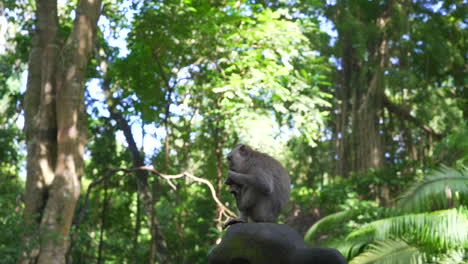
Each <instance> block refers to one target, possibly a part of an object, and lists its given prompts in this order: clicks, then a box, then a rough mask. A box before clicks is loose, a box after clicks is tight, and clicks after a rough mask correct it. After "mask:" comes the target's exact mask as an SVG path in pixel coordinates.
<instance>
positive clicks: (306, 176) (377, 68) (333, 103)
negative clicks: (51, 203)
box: [0, 0, 468, 263]
mask: <svg viewBox="0 0 468 264" xmlns="http://www.w3.org/2000/svg"><path fill="white" fill-rule="evenodd" d="M63 2H65V1H59V3H60V4H59V10H58V13H59V25H60V32H59V33H58V34H59V35H60V36H62V35H63V36H68V35H69V34H70V28H71V27H72V18H73V17H74V15H75V13H74V12H75V11H74V10H75V8H76V3H75V1H70V2H68V3H66V4H65V3H63ZM35 8H36V5H35V2H34V1H23V0H21V1H9V0H6V1H3V2H1V3H0V182H1V184H0V204H1V206H0V212H1V213H0V234H2V235H1V236H0V255H1V256H2V260H1V261H0V262H1V263H14V262H15V261H16V260H17V259H18V256H19V255H20V253H21V251H22V250H23V249H24V247H26V246H29V247H34V241H32V243H31V244H28V245H24V244H23V243H21V241H20V240H18V239H16V237H17V236H18V234H21V233H22V232H24V231H25V230H27V228H29V227H27V226H24V225H25V223H24V221H23V218H22V211H23V209H24V205H23V198H22V197H23V192H24V184H25V176H26V175H25V162H24V161H25V153H26V152H25V144H24V142H25V137H24V133H23V132H22V128H23V121H24V117H23V116H24V110H23V109H24V104H25V102H24V101H25V100H24V87H25V85H26V79H27V78H26V76H27V73H28V69H27V60H28V54H29V52H30V47H31V45H32V44H31V42H32V40H31V37H32V29H33V28H34V22H35V14H34V9H35ZM465 10H466V7H465V6H464V2H463V1H459V0H450V1H422V0H421V1H419V0H418V1H408V0H401V1H366V0H349V1H326V3H325V2H322V1H238V0H236V1H234V0H226V1H192V0H184V1H174V0H165V1H156V0H133V1H120V0H107V1H104V6H103V11H102V15H101V18H100V20H99V23H98V26H99V29H98V38H97V39H96V45H95V46H96V48H95V49H94V52H93V56H92V59H91V61H90V64H89V67H88V69H87V78H88V81H87V83H86V87H87V91H86V94H85V101H86V111H87V121H88V122H87V126H88V140H89V144H88V146H87V151H86V155H85V165H86V167H85V173H84V176H83V178H82V179H81V184H82V186H83V191H82V195H81V198H80V200H79V202H78V208H77V211H76V212H75V216H74V220H73V225H72V231H71V234H70V241H71V248H70V250H69V252H68V253H67V260H68V261H69V262H70V263H127V262H128V263H148V262H151V263H154V262H155V261H156V262H158V263H206V256H207V254H208V252H209V250H210V248H211V247H213V246H214V245H215V244H216V243H217V242H218V241H219V238H220V237H221V236H222V234H223V231H222V229H221V225H222V223H223V222H224V221H226V220H227V216H228V215H229V214H227V213H226V211H225V210H224V209H223V208H222V206H220V205H219V204H217V203H216V202H215V200H214V199H213V197H212V192H211V190H210V188H209V186H208V185H207V184H205V183H203V182H200V181H197V180H194V178H190V177H185V176H183V175H182V176H181V177H179V178H174V179H170V180H168V179H167V178H166V179H165V178H164V177H161V175H162V174H164V175H175V174H179V173H183V172H185V171H187V172H189V173H191V175H195V176H197V177H200V178H203V179H206V180H208V181H209V182H210V183H211V184H212V186H213V189H214V193H215V195H216V196H218V197H219V198H220V200H221V201H222V202H223V203H224V205H225V206H227V207H228V208H229V209H231V210H233V211H234V210H235V206H234V200H233V197H232V195H231V194H229V193H228V192H227V190H226V188H225V186H224V185H223V182H224V179H225V175H226V170H227V168H226V163H225V155H226V154H227V153H228V151H229V150H230V149H231V148H232V147H233V146H234V145H235V144H236V143H238V142H243V143H247V144H249V145H252V146H253V147H254V148H256V149H258V150H261V151H263V152H267V153H269V154H271V155H272V156H274V157H276V158H278V160H280V161H281V162H282V163H283V164H284V166H285V167H286V168H287V169H288V170H289V173H290V176H291V180H292V193H291V203H290V205H289V206H288V209H287V210H286V211H285V212H284V213H283V215H282V217H281V222H284V223H288V224H290V225H291V226H293V227H294V228H295V229H296V230H298V231H299V232H300V233H302V234H304V235H305V240H306V241H307V242H309V243H310V244H311V245H322V246H323V245H325V246H331V247H336V248H338V249H339V250H340V251H341V252H342V253H343V254H344V255H345V256H346V257H347V258H348V259H349V260H350V261H351V263H410V262H411V263H464V262H466V261H468V253H467V252H466V248H467V247H468V240H467V239H468V234H467V233H466V232H467V228H466V227H467V226H468V219H467V218H468V211H467V206H468V203H467V201H468V199H467V195H468V171H467V166H468V140H467V138H468V123H467V121H466V120H468V91H467V89H466V76H467V67H466V65H467V54H466V48H467V47H466V41H467V37H468V36H467V32H468V31H467V30H466V27H467V21H466V17H465V16H466V15H465V13H466V12H465ZM1 34H3V35H1ZM143 165H151V166H154V168H155V169H156V170H157V171H159V172H161V173H162V174H160V175H157V174H153V173H148V172H146V171H119V172H112V173H111V172H110V171H109V170H110V169H118V168H125V169H130V168H134V167H139V166H143ZM164 175H163V176H164ZM149 192H150V193H151V195H150V196H148V195H147V193H149ZM148 197H152V198H151V200H148Z"/></svg>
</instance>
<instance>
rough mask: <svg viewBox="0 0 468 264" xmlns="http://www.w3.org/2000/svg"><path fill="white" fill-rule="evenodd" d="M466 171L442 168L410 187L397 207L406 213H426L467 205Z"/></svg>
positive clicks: (467, 179) (467, 182)
mask: <svg viewBox="0 0 468 264" xmlns="http://www.w3.org/2000/svg"><path fill="white" fill-rule="evenodd" d="M467 198H468V169H467V168H463V169H461V170H460V171H458V170H455V169H452V168H448V167H445V166H443V167H442V168H441V169H439V170H436V171H434V172H433V173H432V174H430V175H429V176H427V177H425V178H424V179H423V180H422V181H421V182H418V183H416V184H414V185H412V186H411V187H410V188H409V189H408V190H407V191H406V192H405V193H404V194H403V195H402V196H401V197H400V202H399V204H398V207H399V208H400V209H403V210H404V211H407V212H427V211H432V210H434V209H445V208H452V207H456V206H457V205H468V204H467V201H468V199H467Z"/></svg>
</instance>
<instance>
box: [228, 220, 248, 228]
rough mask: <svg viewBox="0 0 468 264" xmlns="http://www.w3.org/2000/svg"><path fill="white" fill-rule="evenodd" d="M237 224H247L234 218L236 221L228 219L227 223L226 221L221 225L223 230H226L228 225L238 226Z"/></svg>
mask: <svg viewBox="0 0 468 264" xmlns="http://www.w3.org/2000/svg"><path fill="white" fill-rule="evenodd" d="M239 223H242V224H244V223H247V222H246V221H244V220H242V219H239V218H236V219H230V220H229V221H227V222H226V223H224V225H223V229H226V228H227V227H228V226H230V225H235V224H239Z"/></svg>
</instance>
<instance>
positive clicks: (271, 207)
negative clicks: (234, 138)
mask: <svg viewBox="0 0 468 264" xmlns="http://www.w3.org/2000/svg"><path fill="white" fill-rule="evenodd" d="M227 161H228V167H229V171H228V177H227V179H226V181H225V184H226V185H228V186H229V187H230V192H231V193H233V194H234V197H235V198H236V203H237V208H238V210H239V218H237V219H231V220H229V221H227V222H226V223H225V224H224V228H226V227H228V226H229V225H233V224H236V223H252V222H253V223H255V222H273V223H274V222H277V221H278V216H279V214H280V213H281V211H282V210H283V209H284V207H285V206H286V204H287V203H288V201H289V193H290V189H291V186H290V185H291V180H290V178H289V175H288V172H287V171H286V169H284V168H283V166H282V165H281V164H280V163H279V162H278V161H277V160H275V159H274V158H272V157H271V156H269V155H268V154H266V153H262V152H259V151H256V150H254V149H252V148H251V147H249V146H247V145H245V144H238V145H236V146H235V147H234V149H233V150H232V151H231V152H230V153H229V154H228V155H227Z"/></svg>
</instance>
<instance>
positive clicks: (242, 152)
mask: <svg viewBox="0 0 468 264" xmlns="http://www.w3.org/2000/svg"><path fill="white" fill-rule="evenodd" d="M247 152H248V146H246V145H243V144H239V145H237V146H236V147H235V148H234V149H233V150H232V151H231V152H230V153H229V154H228V155H227V161H228V165H229V169H230V170H232V171H235V172H242V170H243V169H245V168H246V167H247V166H246V163H247V154H248V153H247Z"/></svg>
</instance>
